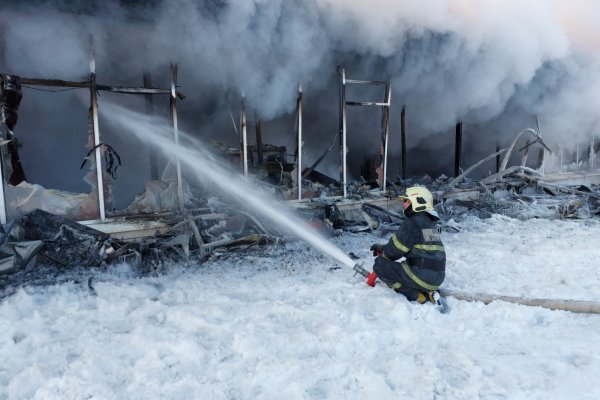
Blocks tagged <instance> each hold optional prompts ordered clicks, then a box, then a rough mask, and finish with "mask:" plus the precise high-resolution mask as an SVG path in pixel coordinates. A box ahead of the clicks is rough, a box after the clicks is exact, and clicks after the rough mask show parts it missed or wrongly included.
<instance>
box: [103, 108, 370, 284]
mask: <svg viewBox="0 0 600 400" xmlns="http://www.w3.org/2000/svg"><path fill="white" fill-rule="evenodd" d="M101 110H102V112H103V113H104V114H106V116H107V120H108V121H109V122H110V123H112V124H114V125H115V126H117V127H118V128H119V129H121V130H123V129H125V130H128V131H130V132H131V133H133V134H134V135H135V136H137V137H138V138H139V139H140V140H142V141H144V142H146V143H148V144H150V145H152V146H154V147H156V148H157V149H159V150H160V151H161V152H162V153H164V154H165V156H166V157H167V158H169V159H177V160H180V162H181V163H182V164H184V165H185V166H186V167H187V169H188V170H189V171H190V172H192V173H193V174H195V175H196V177H198V178H201V179H199V181H200V182H203V181H204V182H211V183H212V184H214V185H215V186H216V187H218V188H219V189H220V190H221V191H222V192H223V193H226V194H227V195H229V196H230V197H231V198H232V199H233V200H236V201H238V202H239V203H241V205H242V206H249V207H252V209H253V210H254V211H256V212H257V213H260V214H261V215H262V216H263V217H265V218H267V219H269V220H270V221H271V222H272V223H274V224H275V225H277V226H278V227H280V228H282V229H284V230H286V231H287V232H289V233H292V234H294V235H295V236H296V237H298V238H300V239H302V240H304V241H305V242H307V243H308V244H309V245H311V246H312V247H313V248H315V249H316V250H318V251H320V252H321V253H323V254H325V255H328V256H330V257H332V258H334V259H336V260H338V261H340V262H341V263H342V264H344V265H346V266H347V267H349V268H354V269H355V271H358V270H359V269H358V268H357V267H356V265H355V261H353V260H352V259H351V258H350V257H349V256H348V255H347V254H346V253H344V252H343V251H342V250H341V249H339V248H338V247H336V246H335V245H333V244H332V243H331V242H330V241H329V240H327V239H326V238H325V237H323V236H322V235H320V234H318V233H317V232H315V230H314V229H312V228H311V227H310V226H309V225H308V224H307V223H306V221H304V220H302V219H301V218H299V217H298V216H296V215H293V214H292V213H291V211H290V210H289V209H288V208H287V207H286V206H285V205H283V204H281V203H280V202H278V201H276V200H275V199H273V198H272V196H271V195H270V194H268V193H265V192H263V191H262V190H259V188H257V187H256V186H253V185H251V181H249V180H248V179H247V178H245V177H243V176H242V175H240V174H239V172H237V171H235V170H233V169H232V168H231V167H230V166H229V165H228V164H225V163H224V162H223V161H222V160H220V159H219V158H217V157H216V156H215V155H214V154H213V153H211V152H210V151H209V150H208V149H207V148H208V145H206V144H204V143H203V142H202V141H200V140H199V139H197V138H193V137H191V136H190V135H186V134H185V132H182V131H180V132H179V135H180V138H181V141H182V144H176V143H173V142H171V141H169V140H168V139H166V138H168V137H169V136H170V133H171V130H172V127H170V126H169V125H168V124H167V123H166V122H165V121H164V120H162V119H160V118H158V117H151V116H148V115H145V114H142V113H139V112H135V111H131V110H128V109H125V108H123V107H120V106H118V105H115V104H112V103H110V102H106V103H103V105H102V108H101ZM357 265H358V264H357ZM360 270H361V271H365V270H364V269H362V267H360ZM361 274H363V272H361Z"/></svg>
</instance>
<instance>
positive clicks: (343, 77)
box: [341, 69, 348, 199]
mask: <svg viewBox="0 0 600 400" xmlns="http://www.w3.org/2000/svg"><path fill="white" fill-rule="evenodd" d="M341 151H342V188H343V197H344V199H345V198H346V196H347V190H348V189H347V187H346V184H347V182H346V168H347V165H346V156H347V154H346V153H347V152H346V72H345V70H344V69H342V142H341Z"/></svg>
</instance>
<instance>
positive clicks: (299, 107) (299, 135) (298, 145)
mask: <svg viewBox="0 0 600 400" xmlns="http://www.w3.org/2000/svg"><path fill="white" fill-rule="evenodd" d="M296 179H297V181H298V183H297V184H298V201H300V200H302V85H301V84H298V99H297V100H296Z"/></svg>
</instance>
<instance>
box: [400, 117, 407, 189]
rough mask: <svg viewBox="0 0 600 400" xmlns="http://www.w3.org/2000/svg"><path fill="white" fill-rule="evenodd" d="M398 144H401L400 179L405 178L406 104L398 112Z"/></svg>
mask: <svg viewBox="0 0 600 400" xmlns="http://www.w3.org/2000/svg"><path fill="white" fill-rule="evenodd" d="M400 142H401V143H400V144H401V146H402V160H401V161H402V180H404V179H406V106H402V112H401V113H400Z"/></svg>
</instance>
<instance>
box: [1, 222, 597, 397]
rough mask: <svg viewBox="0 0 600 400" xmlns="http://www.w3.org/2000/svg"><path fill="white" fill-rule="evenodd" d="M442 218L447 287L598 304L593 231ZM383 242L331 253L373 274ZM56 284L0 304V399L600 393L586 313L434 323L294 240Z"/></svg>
mask: <svg viewBox="0 0 600 400" xmlns="http://www.w3.org/2000/svg"><path fill="white" fill-rule="evenodd" d="M449 224H450V225H453V226H454V227H455V228H456V229H452V230H451V232H448V231H444V232H443V234H442V239H443V241H444V243H445V247H446V251H447V255H448V265H447V278H446V281H445V282H444V284H443V287H445V288H447V289H452V290H456V291H461V292H465V293H488V294H496V295H512V296H519V297H524V298H543V299H560V300H586V301H596V302H598V301H600V275H599V272H598V269H597V268H596V264H595V262H596V260H597V259H598V256H599V254H598V250H597V246H596V244H597V238H598V235H599V234H600V224H599V223H598V221H597V220H595V219H594V220H548V219H533V220H529V221H520V220H517V219H511V218H508V217H505V216H500V215H493V216H492V217H491V218H489V219H481V220H480V219H471V218H467V219H465V220H463V221H461V222H460V223H458V222H457V223H453V222H452V221H450V222H449ZM388 235H389V232H387V233H386V232H383V231H378V232H375V233H360V234H352V233H344V234H342V235H340V236H336V237H333V238H331V241H332V243H333V244H334V245H335V246H338V247H339V248H340V249H342V250H343V251H345V252H354V253H355V254H357V255H358V256H359V257H360V258H361V259H362V261H363V262H364V266H365V267H367V268H370V266H371V262H372V256H371V253H370V251H369V250H368V249H369V246H370V245H371V244H372V243H381V242H384V241H386V240H387V238H388ZM63 273H65V274H66V276H63V277H62V278H61V279H57V280H56V281H55V282H54V284H44V285H31V286H26V287H22V288H21V289H18V290H17V291H16V292H15V293H14V294H12V295H10V296H8V297H5V298H3V299H2V301H1V302H0V354H2V358H3V363H2V367H1V368H0V398H2V399H23V398H27V399H82V398H94V399H148V398H169V399H190V398H211V399H280V398H286V399H323V398H328V399H364V398H422V399H448V400H456V399H459V400H460V399H494V400H497V399H525V398H527V399H565V398H578V399H582V400H592V399H597V398H598V397H599V396H600V385H599V384H598V381H597V379H596V376H597V371H598V370H599V368H600V356H599V354H600V349H599V347H598V346H599V343H600V318H599V317H598V315H595V314H574V313H569V312H565V311H552V310H549V309H544V308H539V307H527V306H522V305H515V304H510V303H504V302H500V301H496V302H492V303H491V304H489V305H484V304H483V303H479V302H466V301H460V300H456V299H453V298H448V299H447V301H448V305H449V308H450V311H449V313H447V314H441V313H440V312H439V311H438V310H437V309H436V308H435V307H434V306H432V305H418V304H414V303H410V302H408V301H406V300H405V299H404V298H403V297H401V296H400V295H398V294H396V293H394V292H393V291H391V290H389V289H387V288H385V287H382V286H379V285H378V286H376V287H375V288H371V287H369V286H367V285H366V284H365V282H364V278H362V277H361V276H355V275H354V274H353V271H352V270H351V269H350V268H347V267H346V266H345V265H343V264H340V263H339V262H337V261H335V260H334V259H331V258H329V257H325V256H323V255H321V254H320V253H318V252H316V251H315V250H313V249H311V248H310V247H308V245H306V244H304V243H303V242H295V241H288V242H287V243H286V244H279V245H277V246H272V247H267V248H255V249H254V250H248V251H242V252H219V253H218V254H215V255H213V256H212V257H211V258H210V259H209V260H208V261H207V262H205V263H204V264H202V265H188V266H172V267H170V268H166V269H165V270H164V271H163V273H162V274H159V275H157V276H147V275H146V276H141V275H140V274H139V273H138V272H137V271H136V270H135V269H132V268H131V267H128V266H127V265H119V266H113V267H111V268H109V269H106V270H102V271H99V270H94V269H91V270H90V269H74V270H71V272H65V271H63ZM69 274H70V276H69ZM88 277H93V287H94V289H95V293H96V294H95V295H93V294H92V293H91V291H90V289H89V288H88V285H87V279H88Z"/></svg>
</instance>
